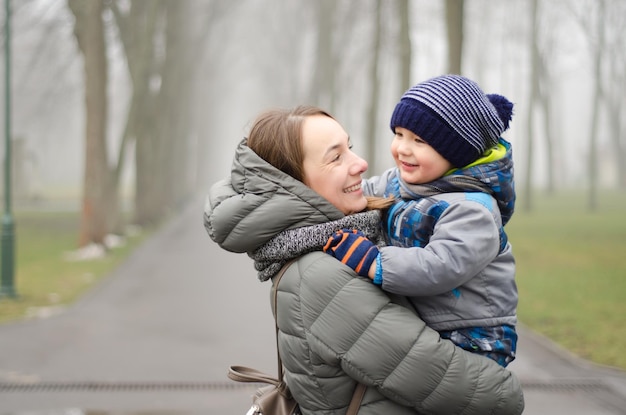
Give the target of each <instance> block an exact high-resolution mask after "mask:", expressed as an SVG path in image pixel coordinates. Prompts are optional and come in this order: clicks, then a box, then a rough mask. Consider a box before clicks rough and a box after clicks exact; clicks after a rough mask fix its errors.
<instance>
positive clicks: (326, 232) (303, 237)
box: [248, 210, 384, 281]
mask: <svg viewBox="0 0 626 415" xmlns="http://www.w3.org/2000/svg"><path fill="white" fill-rule="evenodd" d="M380 220H381V212H380V211H378V210H370V211H367V212H361V213H357V214H354V215H349V216H345V217H343V218H341V219H338V220H335V221H330V222H325V223H320V224H318V225H312V226H303V227H301V228H295V229H288V230H286V231H283V232H281V233H279V234H278V235H276V236H275V237H273V238H272V239H270V240H269V241H268V242H267V243H265V244H264V245H262V246H261V247H260V248H258V249H257V250H255V251H254V252H252V253H249V254H248V255H249V256H250V258H252V259H253V260H254V268H255V269H256V270H257V271H258V277H259V280H261V281H267V280H268V279H270V278H272V277H273V276H274V275H276V273H277V272H278V271H279V270H280V269H281V268H282V266H283V265H284V264H286V263H287V261H289V260H290V259H292V258H297V257H299V256H302V255H304V254H306V253H309V252H313V251H321V250H322V248H323V247H324V245H326V242H327V241H328V238H329V237H330V236H331V235H332V234H333V233H334V232H336V231H338V230H340V229H358V230H360V231H361V232H363V233H364V234H365V236H367V237H368V238H369V239H370V240H372V241H373V242H375V243H377V244H379V245H383V244H384V241H383V240H382V237H381V230H380Z"/></svg>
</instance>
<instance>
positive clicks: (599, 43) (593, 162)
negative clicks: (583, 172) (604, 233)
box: [574, 0, 607, 211]
mask: <svg viewBox="0 0 626 415" xmlns="http://www.w3.org/2000/svg"><path fill="white" fill-rule="evenodd" d="M587 5H588V6H590V7H588V8H585V10H580V11H575V12H574V13H575V17H576V18H577V20H578V22H579V24H580V26H581V28H582V29H583V32H584V34H585V36H586V37H587V41H588V43H589V50H590V53H591V55H592V56H591V62H592V74H593V92H592V99H591V125H590V131H589V150H588V151H589V153H588V163H587V169H588V178H589V193H588V199H587V206H588V208H589V210H591V211H595V210H596V209H597V207H598V138H599V128H598V127H599V122H600V105H601V104H602V102H603V100H604V90H603V85H602V73H603V67H604V62H603V60H604V57H605V54H606V32H605V22H606V19H607V16H606V12H607V8H606V0H597V1H593V2H588V3H587Z"/></svg>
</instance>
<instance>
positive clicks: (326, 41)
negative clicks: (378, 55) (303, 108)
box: [310, 0, 336, 114]
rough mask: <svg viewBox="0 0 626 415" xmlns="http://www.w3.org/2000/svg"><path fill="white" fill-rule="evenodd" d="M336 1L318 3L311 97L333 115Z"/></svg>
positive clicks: (324, 0) (329, 0)
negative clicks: (334, 18) (315, 58)
mask: <svg viewBox="0 0 626 415" xmlns="http://www.w3.org/2000/svg"><path fill="white" fill-rule="evenodd" d="M335 8H336V4H335V0H319V1H318V2H317V28H318V29H317V60H316V63H317V64H316V65H315V73H314V74H313V83H312V85H311V94H310V95H311V96H312V97H313V101H312V102H314V103H315V104H316V105H318V106H320V107H321V108H324V109H326V110H328V111H330V113H331V114H333V113H334V112H335V110H336V108H335V104H336V103H335V97H334V90H335V60H334V58H333V57H334V52H333V26H334V25H333V17H334V16H335V14H336V13H335Z"/></svg>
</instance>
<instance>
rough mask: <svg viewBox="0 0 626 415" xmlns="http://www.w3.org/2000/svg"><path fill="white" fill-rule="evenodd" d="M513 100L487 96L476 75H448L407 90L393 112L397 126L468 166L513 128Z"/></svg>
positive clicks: (392, 119) (453, 160)
mask: <svg viewBox="0 0 626 415" xmlns="http://www.w3.org/2000/svg"><path fill="white" fill-rule="evenodd" d="M512 115H513V104H512V103H511V102H509V100H508V99H506V98H505V97H503V96H501V95H495V94H490V95H485V93H484V92H483V91H482V90H481V89H480V87H479V86H478V85H477V84H476V83H475V82H474V81H472V80H470V79H468V78H465V77H462V76H458V75H444V76H439V77H436V78H432V79H429V80H428V81H424V82H421V83H419V84H417V85H415V86H413V87H412V88H411V89H409V90H408V91H406V92H405V93H404V95H403V96H402V98H401V99H400V102H399V103H398V105H396V108H395V110H394V111H393V114H392V116H391V123H390V126H391V131H393V132H394V133H395V131H396V130H395V128H396V127H404V128H406V129H407V130H410V131H412V132H413V133H415V134H416V135H418V136H419V137H420V138H421V139H422V140H424V141H425V142H427V143H428V144H429V145H430V146H431V147H433V148H434V149H435V150H436V151H437V152H438V153H439V154H441V155H442V156H443V157H444V158H445V159H446V160H448V161H449V162H450V163H452V165H453V166H455V167H463V166H466V165H468V164H470V163H472V162H473V161H475V160H477V159H478V158H480V157H481V155H482V154H483V153H484V152H485V151H486V150H487V149H489V148H491V147H493V146H495V145H496V144H497V143H498V140H499V138H500V135H501V134H502V133H503V132H504V131H506V130H507V129H508V128H509V121H510V120H511V117H512Z"/></svg>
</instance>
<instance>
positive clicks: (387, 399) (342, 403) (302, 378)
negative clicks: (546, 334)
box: [205, 107, 524, 415]
mask: <svg viewBox="0 0 626 415" xmlns="http://www.w3.org/2000/svg"><path fill="white" fill-rule="evenodd" d="M366 170H367V163H366V162H365V160H363V159H362V158H360V157H358V156H357V155H356V154H354V153H353V152H352V151H351V145H350V139H349V136H348V134H347V133H346V132H345V131H344V129H343V128H342V127H341V125H340V124H339V123H338V122H337V121H335V120H334V118H332V117H331V116H330V115H329V114H327V113H326V112H324V111H322V110H320V109H317V108H313V107H297V108H295V109H294V110H292V111H281V110H276V111H269V112H266V113H264V114H261V115H260V116H259V118H257V120H256V121H255V123H254V125H253V127H252V129H251V131H250V134H249V137H248V139H244V140H243V141H242V142H241V143H240V144H239V146H238V148H237V150H236V153H235V158H234V161H233V167H232V171H231V176H230V178H229V179H227V180H224V181H222V182H219V183H216V184H215V185H214V186H213V187H212V188H211V191H210V194H209V203H208V205H207V211H206V212H205V226H206V228H207V230H208V232H209V235H210V236H211V238H212V239H213V240H214V241H215V242H217V243H218V244H219V245H220V246H221V247H222V248H224V249H226V250H229V251H233V252H242V253H243V252H245V253H248V255H250V256H251V257H252V258H253V259H255V267H256V269H257V270H258V271H259V278H260V279H261V280H262V281H266V280H268V279H270V278H271V277H272V276H273V275H275V274H276V272H278V270H279V269H280V268H281V267H282V265H283V264H285V263H286V262H287V261H288V260H290V259H292V258H297V260H296V261H295V262H294V263H292V264H291V265H290V266H289V268H288V269H287V271H286V272H285V274H284V276H283V278H282V280H281V283H280V286H279V288H278V310H276V312H277V314H278V327H279V330H280V333H279V350H280V354H281V357H282V360H283V363H284V365H285V378H286V381H287V384H288V385H289V388H290V390H291V392H292V393H293V395H294V397H295V398H296V400H297V401H298V402H299V404H300V407H301V410H302V413H303V414H305V415H306V414H343V413H345V411H346V409H347V405H348V403H349V401H350V398H351V397H352V393H353V391H354V388H355V386H356V384H357V383H358V382H360V383H363V384H365V385H367V386H368V390H367V392H366V394H365V397H364V399H363V402H362V405H361V408H360V410H359V414H361V415H366V414H415V413H432V414H460V413H463V414H485V413H490V414H520V413H522V410H523V408H524V399H523V394H522V390H521V386H520V383H519V381H518V379H517V378H516V377H515V376H514V374H512V373H511V372H509V371H507V370H506V369H504V368H502V367H500V366H498V364H497V363H495V362H493V361H492V360H490V359H485V358H483V357H481V356H477V355H474V354H472V353H469V352H466V351H463V350H461V349H460V348H458V347H455V346H454V344H453V343H451V342H449V341H445V340H441V339H440V337H439V334H438V333H437V332H435V331H434V330H432V329H430V328H428V327H427V326H426V325H425V323H424V322H423V321H422V320H420V319H419V317H418V316H417V315H416V313H415V311H414V309H412V308H411V306H410V305H409V303H408V301H407V300H406V298H404V297H395V296H390V295H389V294H386V293H385V292H383V291H382V290H380V289H379V288H378V287H376V286H375V285H373V284H371V282H369V281H368V280H367V279H365V278H354V271H353V270H352V269H351V268H349V267H347V266H345V265H344V264H342V263H340V262H339V261H337V260H335V259H334V258H332V257H331V256H329V255H327V254H325V253H323V252H322V247H323V245H324V244H325V243H326V241H327V240H328V237H329V236H330V235H331V234H332V233H333V232H334V231H336V230H338V229H343V228H348V229H353V228H356V229H359V230H361V231H362V232H363V233H364V234H365V235H366V236H367V237H368V238H370V239H372V240H378V237H379V235H378V232H379V226H378V224H379V221H380V212H379V211H378V210H366V209H367V207H368V200H367V199H366V198H365V197H364V196H363V192H362V190H361V175H362V174H363V173H364V172H365V171H366Z"/></svg>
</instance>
